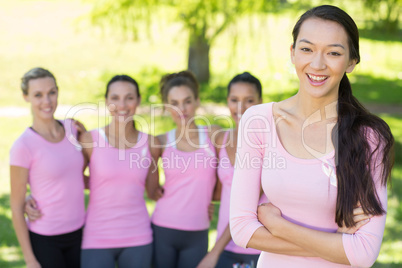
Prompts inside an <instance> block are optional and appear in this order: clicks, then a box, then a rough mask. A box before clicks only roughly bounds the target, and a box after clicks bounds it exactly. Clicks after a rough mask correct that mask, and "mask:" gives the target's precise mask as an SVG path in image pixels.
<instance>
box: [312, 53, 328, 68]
mask: <svg viewBox="0 0 402 268" xmlns="http://www.w3.org/2000/svg"><path fill="white" fill-rule="evenodd" d="M312 57H313V58H312V59H311V62H310V66H311V67H312V68H313V69H317V70H322V69H325V67H326V64H325V59H324V57H323V55H322V54H321V53H315V54H314V55H313V56H312Z"/></svg>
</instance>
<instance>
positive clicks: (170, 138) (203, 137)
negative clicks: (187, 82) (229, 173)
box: [152, 127, 218, 231]
mask: <svg viewBox="0 0 402 268" xmlns="http://www.w3.org/2000/svg"><path fill="white" fill-rule="evenodd" d="M199 139H200V144H202V146H201V148H199V149H197V150H195V151H192V152H184V151H180V150H178V149H176V148H175V129H174V130H172V131H170V132H168V133H167V144H168V147H167V148H166V149H165V150H164V152H163V154H162V167H163V170H164V172H165V185H164V186H163V188H164V194H163V197H162V198H160V199H159V200H158V201H157V202H156V207H155V210H154V213H153V215H152V223H153V224H155V225H157V226H161V227H165V228H172V229H178V230H184V231H200V230H205V229H208V228H209V218H208V206H209V204H210V203H211V200H212V193H213V190H214V187H215V184H216V168H217V164H218V159H217V157H216V153H215V148H214V146H213V145H212V144H211V141H210V139H209V137H208V134H207V133H206V131H205V128H204V127H199Z"/></svg>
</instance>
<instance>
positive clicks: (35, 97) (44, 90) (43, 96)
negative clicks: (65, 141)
mask: <svg viewBox="0 0 402 268" xmlns="http://www.w3.org/2000/svg"><path fill="white" fill-rule="evenodd" d="M58 92H59V91H58V89H57V85H56V82H55V81H54V79H53V78H51V77H43V78H36V79H31V80H29V82H28V92H27V94H26V95H25V94H24V95H23V96H24V99H25V101H27V102H29V103H31V110H32V114H33V116H34V118H37V119H42V120H48V119H52V118H53V115H54V112H55V111H56V108H57V97H58Z"/></svg>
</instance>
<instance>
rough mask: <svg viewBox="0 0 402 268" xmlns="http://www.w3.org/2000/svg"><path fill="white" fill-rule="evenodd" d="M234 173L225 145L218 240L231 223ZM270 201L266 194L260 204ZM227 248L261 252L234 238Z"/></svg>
mask: <svg viewBox="0 0 402 268" xmlns="http://www.w3.org/2000/svg"><path fill="white" fill-rule="evenodd" d="M228 133H229V132H228V131H227V132H225V137H224V142H223V144H226V141H227V138H228ZM233 173H234V167H233V166H232V164H231V163H230V159H229V156H228V154H227V151H226V148H225V147H223V148H222V149H221V150H220V151H219V166H218V177H219V180H220V182H221V184H222V192H221V203H220V207H219V219H218V226H217V231H218V235H217V240H218V239H219V238H220V237H221V235H222V233H223V232H224V231H225V229H226V227H227V226H228V224H229V204H230V190H231V189H232V181H233ZM266 202H268V200H267V198H266V196H265V195H262V196H261V198H260V200H259V202H258V203H259V204H261V203H266ZM225 250H227V251H230V252H234V253H237V254H255V255H258V254H260V253H261V251H260V250H256V249H253V248H242V247H239V246H238V245H236V244H235V243H234V242H233V240H230V242H229V243H228V244H227V246H226V247H225Z"/></svg>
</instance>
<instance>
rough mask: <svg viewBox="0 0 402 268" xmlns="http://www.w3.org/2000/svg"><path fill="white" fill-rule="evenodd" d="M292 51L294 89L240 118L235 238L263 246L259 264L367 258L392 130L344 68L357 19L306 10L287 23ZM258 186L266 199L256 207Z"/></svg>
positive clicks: (325, 9) (352, 62) (378, 230)
mask: <svg viewBox="0 0 402 268" xmlns="http://www.w3.org/2000/svg"><path fill="white" fill-rule="evenodd" d="M291 58H292V62H293V64H294V65H295V68H296V72H297V75H298V77H299V81H300V85H299V91H298V93H297V94H296V95H295V96H293V97H291V98H289V99H286V100H284V101H281V102H278V103H268V104H263V105H258V106H254V107H251V108H250V109H248V110H247V112H246V113H245V115H244V116H243V118H242V120H241V122H240V130H239V141H238V151H237V152H238V155H237V158H236V161H237V162H236V163H239V167H238V168H237V169H236V170H235V175H234V182H233V187H232V197H231V221H230V225H231V231H232V237H233V239H234V240H235V242H236V243H238V244H239V245H241V246H243V247H252V248H256V249H260V250H262V251H264V252H263V253H262V254H261V256H260V259H259V262H258V267H265V266H266V265H270V266H272V267H294V266H295V265H296V266H297V267H324V266H325V267H342V265H351V266H358V267H368V266H371V265H372V264H373V263H374V262H375V260H376V258H377V256H378V254H379V251H380V246H381V241H382V236H383V232H384V226H385V218H386V209H387V181H388V180H389V178H390V173H391V168H392V164H393V161H392V156H391V148H392V146H393V137H392V134H391V131H390V129H389V127H388V125H387V124H386V123H385V122H384V121H383V120H381V119H380V118H378V117H377V116H375V115H373V114H370V113H369V112H368V111H367V110H366V109H365V108H364V107H363V106H362V105H361V104H360V103H359V102H358V101H357V99H356V98H355V97H354V96H353V95H352V89H351V85H350V83H349V80H348V78H347V75H346V73H350V72H352V71H353V69H354V67H355V66H356V64H357V63H359V61H360V55H359V33H358V29H357V26H356V24H355V23H354V21H353V19H352V18H351V17H350V16H349V15H348V14H347V13H346V12H344V11H343V10H341V9H339V8H337V7H334V6H329V5H324V6H319V7H316V8H313V9H311V10H309V11H307V12H306V13H304V14H303V15H302V16H301V17H300V19H299V21H298V22H297V23H296V25H295V27H294V29H293V45H292V46H291ZM245 157H248V158H249V159H250V161H249V162H248V164H247V163H246V164H243V165H242V166H240V163H243V160H244V158H245ZM260 185H262V188H263V190H264V193H265V194H266V195H267V197H268V199H269V201H270V203H268V204H264V205H262V206H259V207H258V209H257V205H258V199H259V189H260ZM356 208H357V209H356ZM257 213H258V214H257ZM340 226H345V227H346V229H348V228H349V230H347V231H342V230H345V228H344V229H338V228H339V227H340Z"/></svg>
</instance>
